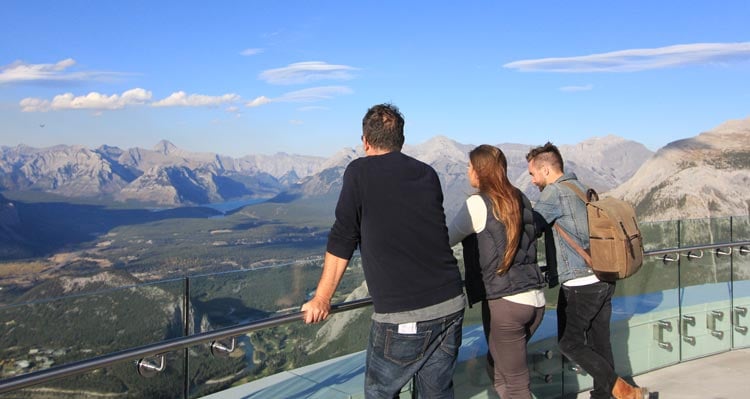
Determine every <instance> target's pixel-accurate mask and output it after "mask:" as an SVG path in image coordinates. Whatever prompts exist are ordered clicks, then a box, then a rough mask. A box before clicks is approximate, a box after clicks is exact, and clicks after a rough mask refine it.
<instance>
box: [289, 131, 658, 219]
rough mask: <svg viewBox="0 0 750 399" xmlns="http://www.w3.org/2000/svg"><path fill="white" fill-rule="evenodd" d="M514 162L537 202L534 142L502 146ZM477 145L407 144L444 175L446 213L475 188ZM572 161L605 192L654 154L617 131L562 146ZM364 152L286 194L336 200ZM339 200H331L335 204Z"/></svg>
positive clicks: (512, 170)
mask: <svg viewBox="0 0 750 399" xmlns="http://www.w3.org/2000/svg"><path fill="white" fill-rule="evenodd" d="M497 146H498V147H499V148H500V149H501V150H503V153H504V154H505V157H506V158H507V161H508V178H509V179H510V181H511V182H513V183H514V184H515V185H516V186H517V187H518V188H519V189H521V190H522V191H524V192H525V193H526V195H527V196H529V198H530V199H531V200H532V201H533V200H535V199H537V198H538V197H539V190H538V189H537V188H536V187H535V186H533V185H532V184H531V180H530V178H529V174H528V169H527V162H526V154H527V153H528V152H529V150H530V149H531V146H528V145H523V144H508V143H506V144H499V145H497ZM474 147H476V146H475V145H473V144H461V143H458V142H456V141H454V140H451V139H449V138H447V137H443V136H436V137H434V138H432V139H430V140H428V141H426V142H424V143H422V144H419V145H413V146H409V145H407V146H404V148H403V152H404V153H406V154H408V155H410V156H413V157H414V158H417V159H419V160H420V161H422V162H425V163H427V164H429V165H430V166H432V167H433V168H434V169H435V171H436V172H437V173H438V176H439V177H440V183H441V186H442V188H443V197H444V200H443V207H444V209H445V213H446V218H447V219H448V220H449V221H450V220H451V218H452V217H453V216H454V215H455V214H456V212H458V209H459V208H460V206H461V205H462V204H463V202H464V201H465V200H466V197H468V196H469V195H471V194H472V193H474V192H475V189H473V188H472V187H471V186H470V185H469V180H468V178H467V176H466V171H467V167H468V162H469V155H468V154H469V151H471V150H472V149H473V148H474ZM560 151H561V153H562V155H563V158H564V159H565V160H566V166H565V168H566V171H568V170H569V171H573V172H575V173H576V174H577V175H578V176H579V178H580V179H581V180H582V181H584V182H586V183H587V184H589V185H591V186H592V187H594V188H595V189H597V190H598V191H599V192H604V191H607V190H610V189H612V188H614V187H617V186H618V185H619V184H621V183H622V182H624V181H625V180H627V179H628V178H629V177H630V176H632V174H633V173H635V171H636V170H637V169H638V168H639V167H640V166H641V165H642V164H643V162H645V161H646V160H647V159H648V158H649V157H651V155H652V154H653V153H652V152H651V151H649V150H648V149H647V148H646V147H644V146H643V145H641V144H639V143H636V142H634V141H628V140H625V139H622V138H619V137H615V136H608V137H604V138H593V139H590V140H586V141H584V142H582V143H580V144H578V145H576V146H561V147H560ZM361 156H364V153H363V152H362V150H361V149H360V150H354V149H344V150H342V151H340V152H339V153H337V154H336V155H334V156H333V157H331V158H330V159H329V160H328V161H326V162H325V163H324V165H323V167H324V169H323V171H321V172H320V173H318V174H316V175H313V176H309V177H307V178H306V179H302V180H301V181H300V183H299V184H298V185H296V186H295V187H293V188H292V189H291V190H290V191H289V192H286V193H283V194H281V195H280V197H283V198H285V199H286V200H291V199H298V198H309V197H316V196H326V195H328V196H329V197H330V198H331V199H332V200H333V201H335V199H336V195H330V194H338V192H339V191H340V190H341V179H342V176H343V173H344V170H345V169H346V165H347V164H348V163H349V162H351V161H352V160H353V159H356V158H358V157H361ZM334 204H335V202H334V203H332V204H331V206H334Z"/></svg>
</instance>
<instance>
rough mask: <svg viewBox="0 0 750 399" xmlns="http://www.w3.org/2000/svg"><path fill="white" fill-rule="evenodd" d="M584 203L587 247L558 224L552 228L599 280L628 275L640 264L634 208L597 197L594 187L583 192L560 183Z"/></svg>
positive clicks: (572, 186)
mask: <svg viewBox="0 0 750 399" xmlns="http://www.w3.org/2000/svg"><path fill="white" fill-rule="evenodd" d="M561 183H562V184H564V185H565V186H566V187H568V188H570V189H571V190H573V192H575V193H576V195H578V197H579V198H581V200H582V201H583V202H584V203H585V204H586V211H587V213H588V224H589V243H590V244H589V248H588V249H583V248H581V246H580V245H578V244H577V243H576V242H575V241H573V239H572V238H571V237H570V235H569V234H568V233H567V232H565V230H563V229H562V228H561V227H560V226H558V225H557V224H555V229H557V232H558V233H559V234H560V236H561V237H562V238H563V239H565V241H567V242H568V244H570V246H571V247H572V248H573V249H574V250H575V251H576V252H578V254H579V255H581V257H582V258H583V259H584V260H585V261H586V264H587V265H588V266H589V267H591V269H592V270H593V271H594V273H595V274H596V276H597V277H598V278H599V280H602V281H615V280H619V279H623V278H625V277H629V276H631V275H633V274H635V272H637V271H638V270H639V269H640V268H641V265H642V264H643V238H642V237H641V230H640V228H638V222H637V221H636V218H635V209H633V206H632V205H630V204H629V203H627V202H625V201H623V200H619V199H617V198H611V197H610V198H604V199H602V200H600V199H599V195H598V194H597V193H596V191H594V190H593V189H589V190H588V192H587V193H586V195H584V193H583V192H582V191H581V189H579V188H578V187H576V186H575V185H574V184H572V183H569V182H561Z"/></svg>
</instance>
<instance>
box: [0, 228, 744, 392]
mask: <svg viewBox="0 0 750 399" xmlns="http://www.w3.org/2000/svg"><path fill="white" fill-rule="evenodd" d="M735 246H750V241H737V242H728V243H719V244H707V245H695V246H690V247H681V248H671V249H663V250H655V251H645V252H644V255H645V256H660V255H662V256H663V255H669V254H673V253H679V252H689V251H697V250H706V249H717V248H727V247H735ZM370 305H372V299H371V298H364V299H358V300H355V301H351V302H342V303H339V304H336V305H332V306H331V314H334V313H340V312H346V311H349V310H355V309H359V308H363V307H367V306H370ZM301 318H302V312H292V313H287V314H283V315H279V316H272V317H269V318H266V319H263V320H258V321H252V322H249V323H245V324H239V325H236V326H231V327H226V328H221V329H218V330H214V331H207V332H202V333H198V334H193V335H189V336H185V337H178V338H173V339H169V340H165V341H161V342H157V343H153V344H149V345H144V346H139V347H136V348H130V349H126V350H123V351H119V352H114V353H110V354H106V355H102V356H98V357H94V358H90V359H86V360H81V361H77V362H72V363H67V364H64V365H60V366H56V367H51V368H48V369H44V370H39V371H35V372H31V373H28V374H23V375H20V376H15V377H11V378H7V379H4V380H0V394H2V393H6V392H10V391H15V390H18V389H23V388H26V387H29V386H32V385H38V384H42V383H46V382H50V381H53V380H57V379H60V378H65V377H71V376H73V375H77V374H83V373H86V372H89V371H94V370H97V369H100V368H104V367H108V366H112V365H114V364H118V363H122V362H126V361H130V360H138V359H143V358H148V357H153V356H157V355H161V354H164V353H167V352H171V351H175V350H179V349H184V348H187V347H190V346H193V345H197V344H201V343H206V342H211V341H216V340H221V339H226V338H230V337H234V336H237V335H241V334H246V333H249V332H253V331H257V330H262V329H264V328H270V327H276V326H279V325H283V324H287V323H291V322H294V321H299V320H300V319H301Z"/></svg>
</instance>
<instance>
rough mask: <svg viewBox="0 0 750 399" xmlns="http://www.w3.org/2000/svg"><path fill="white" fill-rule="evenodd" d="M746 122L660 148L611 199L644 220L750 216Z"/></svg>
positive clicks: (749, 130)
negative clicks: (622, 201)
mask: <svg viewBox="0 0 750 399" xmlns="http://www.w3.org/2000/svg"><path fill="white" fill-rule="evenodd" d="M749 143H750V118H748V119H743V120H731V121H727V122H725V123H723V124H721V125H720V126H718V127H716V128H715V129H712V130H710V131H708V132H703V133H701V134H699V135H698V136H696V137H692V138H687V139H683V140H678V141H675V142H672V143H669V144H668V145H666V146H665V147H663V148H661V149H660V150H659V151H657V152H656V154H654V156H653V157H652V158H651V159H649V160H648V161H647V162H646V163H644V164H643V166H641V167H640V168H639V169H638V171H636V173H635V174H634V175H633V176H632V177H631V178H630V179H629V180H627V181H626V182H624V183H623V184H622V185H620V186H619V187H617V188H616V189H614V190H612V192H611V195H613V196H615V197H620V198H623V199H625V200H627V201H629V202H631V203H633V204H634V206H635V207H636V211H637V212H638V215H639V217H641V218H642V219H643V220H670V219H686V218H707V217H721V216H739V215H750V188H748V187H749V186H750V144H749Z"/></svg>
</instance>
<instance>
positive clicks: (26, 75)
mask: <svg viewBox="0 0 750 399" xmlns="http://www.w3.org/2000/svg"><path fill="white" fill-rule="evenodd" d="M74 65H76V61H75V60H74V59H72V58H66V59H64V60H62V61H59V62H57V63H55V64H26V63H23V62H21V61H16V62H14V63H12V64H10V65H7V66H2V67H0V84H4V83H22V82H55V81H57V82H59V81H86V80H103V79H106V78H111V77H114V76H117V75H121V74H119V73H115V72H99V71H80V72H66V71H67V70H68V69H69V68H71V67H73V66H74Z"/></svg>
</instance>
